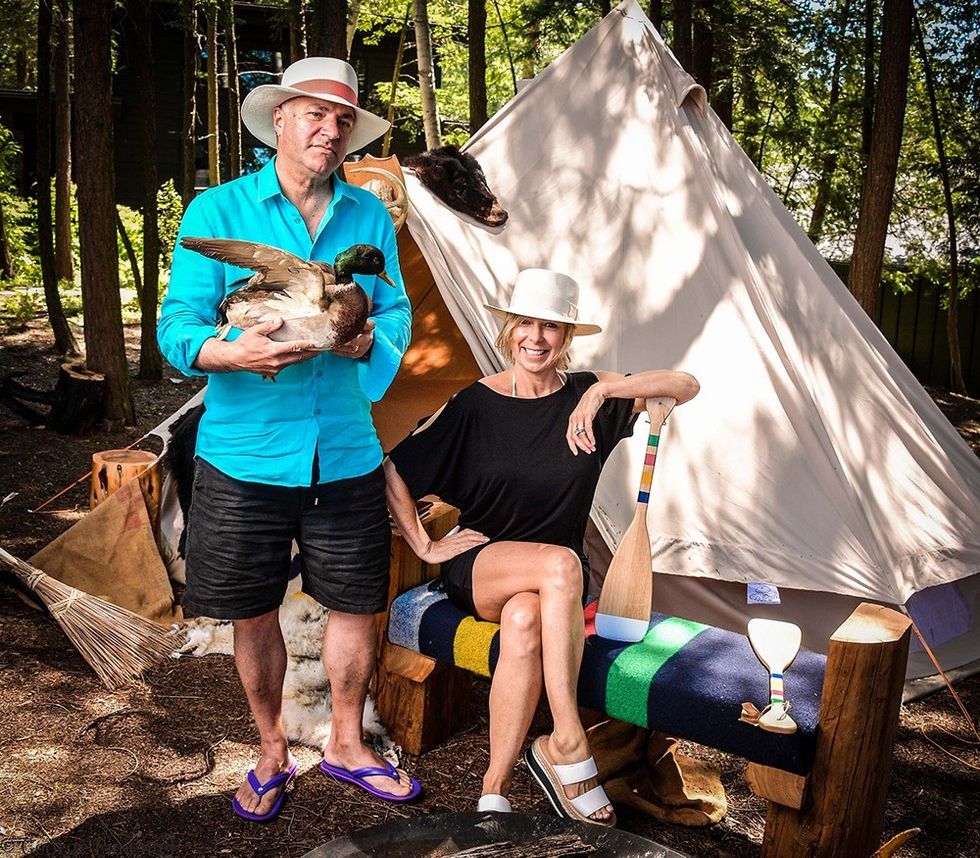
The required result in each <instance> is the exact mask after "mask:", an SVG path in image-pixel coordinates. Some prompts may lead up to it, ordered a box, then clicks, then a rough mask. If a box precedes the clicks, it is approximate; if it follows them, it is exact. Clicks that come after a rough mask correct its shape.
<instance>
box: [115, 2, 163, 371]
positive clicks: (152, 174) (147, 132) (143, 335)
mask: <svg viewBox="0 0 980 858" xmlns="http://www.w3.org/2000/svg"><path fill="white" fill-rule="evenodd" d="M129 14H130V15H131V16H132V18H133V24H134V29H135V39H136V42H135V45H136V98H137V100H138V101H139V103H140V106H141V107H142V110H141V114H142V117H141V118H142V121H141V123H140V148H141V149H142V155H143V177H142V178H143V278H142V283H140V280H139V277H138V274H139V267H138V264H137V262H136V259H135V254H133V253H132V251H131V246H130V242H129V236H128V235H126V231H125V229H123V225H122V221H121V220H119V219H118V215H117V220H118V227H119V229H120V231H121V233H122V235H123V239H124V242H125V244H126V247H127V251H128V252H130V256H131V263H132V265H133V274H134V277H135V279H136V289H137V294H138V295H139V301H140V378H142V379H144V380H146V381H158V380H159V379H161V378H163V358H162V357H161V355H160V347H159V346H158V345H157V302H158V300H159V294H160V233H159V229H158V226H157V162H156V134H157V129H156V93H155V92H154V90H153V65H152V63H153V45H152V40H151V37H150V29H151V20H150V0H129Z"/></svg>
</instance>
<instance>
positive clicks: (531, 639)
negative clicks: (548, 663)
mask: <svg viewBox="0 0 980 858" xmlns="http://www.w3.org/2000/svg"><path fill="white" fill-rule="evenodd" d="M500 648H501V654H504V651H505V650H506V651H508V652H513V653H514V654H516V655H521V656H530V655H535V654H537V653H539V652H540V650H541V607H540V602H539V600H538V596H537V594H536V593H519V594H518V595H516V596H514V597H513V598H511V600H510V601H509V602H508V603H507V604H506V605H504V609H503V611H501V614H500Z"/></svg>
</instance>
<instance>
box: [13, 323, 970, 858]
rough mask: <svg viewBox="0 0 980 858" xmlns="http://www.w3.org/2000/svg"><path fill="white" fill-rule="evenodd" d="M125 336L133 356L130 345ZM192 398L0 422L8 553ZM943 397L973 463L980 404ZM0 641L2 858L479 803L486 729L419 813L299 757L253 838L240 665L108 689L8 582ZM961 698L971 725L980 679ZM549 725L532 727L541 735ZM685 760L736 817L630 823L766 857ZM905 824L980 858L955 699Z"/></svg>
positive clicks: (718, 758) (28, 548)
mask: <svg viewBox="0 0 980 858" xmlns="http://www.w3.org/2000/svg"><path fill="white" fill-rule="evenodd" d="M128 336H129V337H130V354H131V359H135V347H136V337H137V332H136V331H132V330H131V331H129V332H128ZM57 364H58V360H57V357H56V356H55V355H54V354H53V353H52V352H51V351H50V344H49V338H48V336H47V334H46V332H45V331H44V328H43V326H42V325H41V324H39V323H33V324H32V325H31V326H30V327H29V328H28V329H27V330H26V331H23V332H19V333H14V334H7V335H3V336H0V376H2V375H3V374H4V373H6V372H9V371H11V370H14V371H18V372H22V373H23V376H22V377H21V379H20V380H21V381H23V382H24V383H28V384H32V385H34V386H35V387H38V388H42V387H50V386H52V385H53V382H54V379H55V376H56V372H57ZM171 379H176V380H177V381H179V383H174V382H173V381H171ZM196 387H197V385H196V383H193V382H189V381H187V380H186V379H183V380H182V379H179V377H178V376H177V374H176V373H175V372H173V371H170V372H168V373H167V374H166V377H165V380H164V381H163V382H161V383H158V384H152V385H150V384H142V383H137V385H136V391H135V396H136V401H137V409H138V412H139V426H137V427H136V428H135V429H132V430H129V431H127V432H126V433H123V434H120V435H114V436H113V435H93V436H89V437H86V438H82V439H76V438H63V437H60V436H57V435H55V434H53V433H51V432H48V431H45V430H40V429H31V428H29V427H27V426H25V424H24V422H23V421H21V420H19V419H17V418H15V417H13V416H12V415H11V414H10V413H9V412H7V411H6V410H5V409H2V408H0V498H2V497H4V496H5V495H7V494H8V493H10V492H17V493H18V495H17V497H16V498H14V499H13V500H12V501H11V502H10V503H8V504H7V505H6V506H4V507H3V511H2V512H0V544H3V545H4V546H5V547H7V548H8V549H9V550H12V551H14V552H15V553H17V554H20V555H21V556H25V557H26V556H29V555H30V554H32V553H33V552H34V551H36V550H37V549H39V548H40V547H41V546H43V545H44V544H46V543H47V542H48V541H50V539H51V538H53V537H54V536H56V535H57V534H58V533H60V532H61V531H63V530H64V529H65V528H66V527H68V526H69V525H70V524H71V523H72V522H73V521H75V520H77V519H78V518H79V517H80V516H81V515H82V514H83V513H84V509H85V507H86V506H87V488H85V487H79V488H77V489H75V490H74V491H73V492H71V493H69V494H68V495H66V496H65V497H63V498H62V499H60V500H59V501H58V502H56V503H55V504H54V507H55V509H56V510H57V511H56V512H54V513H52V514H50V515H38V514H31V513H29V512H27V510H29V509H32V508H34V507H35V506H37V505H38V504H40V503H41V502H42V501H43V500H44V499H45V498H47V497H49V496H50V495H51V494H53V493H54V492H55V491H56V490H58V489H60V488H61V487H63V486H65V485H67V484H69V483H70V482H72V481H73V480H75V479H76V478H77V477H79V476H81V475H82V474H83V473H84V472H85V471H86V470H88V467H89V457H90V455H91V452H92V451H93V450H98V449H106V448H109V447H118V446H125V445H126V444H129V443H130V442H131V441H133V440H135V439H136V438H138V437H139V436H140V435H141V434H142V433H143V432H144V431H146V430H147V429H149V428H151V427H152V426H154V425H156V423H158V422H159V421H160V420H161V419H162V418H163V417H165V416H166V415H168V414H170V413H171V412H172V411H173V410H174V409H175V408H176V407H177V406H178V405H179V404H180V403H182V402H183V401H185V400H186V399H187V398H189V397H190V396H191V395H192V394H193V392H194V390H195V389H196ZM933 394H934V396H935V398H936V399H937V401H938V402H939V404H940V406H941V407H942V408H943V409H944V410H945V411H946V412H947V414H948V415H949V416H950V418H951V419H952V420H953V422H954V423H955V424H956V425H957V426H958V428H959V429H960V431H961V432H962V433H963V434H964V436H965V437H966V438H967V440H968V442H969V443H970V444H971V445H972V446H973V448H974V449H975V450H977V451H978V452H980V402H977V401H976V400H970V399H965V398H963V397H954V396H951V395H949V394H940V393H938V392H936V391H933ZM0 635H2V645H0V856H6V855H21V854H26V853H28V852H30V853H31V854H34V855H96V856H105V855H127V856H133V855H147V856H149V855H153V856H160V855H178V854H180V855H242V856H246V855H256V856H266V855H268V856H272V855H286V856H293V855H302V854H303V853H305V852H307V851H308V850H310V849H312V848H313V847H315V846H317V845H320V844H322V843H323V842H325V841H327V840H330V839H331V838H333V837H336V836H339V835H341V834H346V833H349V832H351V831H353V830H357V829H361V828H366V827H369V826H372V825H376V824H379V823H381V822H383V821H385V820H386V819H390V818H391V817H393V816H399V815H415V814H420V813H433V812H446V811H462V810H471V809H473V808H474V807H475V804H476V799H477V797H478V795H479V790H480V779H481V774H482V770H483V767H484V766H485V763H486V758H487V723H486V720H485V717H483V718H480V719H479V720H478V721H476V722H475V723H474V724H473V726H472V727H471V728H470V729H469V730H467V731H466V732H464V733H462V734H460V735H458V736H456V737H454V738H453V739H452V740H451V741H449V742H447V743H445V744H444V745H442V746H440V747H439V748H437V749H436V750H434V751H431V752H429V753H427V754H425V755H423V756H422V757H420V758H417V759H412V758H410V759H408V760H407V761H406V763H407V765H408V767H409V768H410V769H411V770H412V771H413V772H414V773H415V774H416V775H417V776H418V777H419V778H420V780H422V782H423V784H424V785H425V787H426V794H425V797H424V800H423V801H422V802H421V803H420V804H418V805H414V806H412V807H405V808H389V807H386V806H383V805H382V804H381V803H379V802H375V801H372V800H369V799H366V798H362V794H361V793H358V792H355V791H354V790H353V788H348V787H344V786H341V785H339V784H336V783H333V782H330V781H328V780H327V779H326V778H324V777H322V776H321V775H320V774H319V773H318V772H317V771H316V768H315V763H316V761H317V756H316V754H315V753H314V752H313V751H312V750H310V749H305V748H301V749H298V750H297V756H298V758H299V760H300V766H301V772H302V773H301V775H300V777H299V778H298V780H297V782H296V786H295V789H294V790H293V791H292V793H291V795H290V800H289V801H288V802H287V804H286V805H285V808H284V810H283V813H282V814H281V817H280V819H279V820H278V821H277V822H276V823H275V824H273V825H269V826H265V827H261V826H255V825H250V824H248V823H245V822H243V821H240V820H238V818H237V817H235V816H234V815H233V814H232V813H231V808H230V799H231V795H232V794H233V792H234V790H235V789H236V788H237V785H238V783H239V781H240V779H241V777H242V775H243V773H244V772H245V771H246V770H247V769H248V768H249V766H250V764H251V761H252V760H253V759H254V757H255V755H256V751H257V744H256V734H255V731H254V729H253V727H252V725H251V722H250V719H249V715H248V710H247V708H246V706H245V703H244V700H243V698H242V695H241V692H240V688H239V685H238V679H237V676H236V674H235V670H234V665H233V663H232V660H231V659H230V658H228V657H223V656H214V657H209V658H204V659H182V660H180V661H176V662H171V663H168V664H166V665H164V666H162V667H160V668H158V669H157V670H155V671H153V672H152V673H151V674H150V675H149V676H148V677H147V681H146V683H145V684H144V685H141V686H139V687H134V688H130V689H127V690H125V691H120V692H108V691H106V690H105V689H104V688H103V687H102V686H101V685H99V684H98V682H97V681H96V680H95V678H94V675H93V674H92V673H91V671H89V669H88V668H87V667H86V665H85V664H84V663H83V662H82V660H81V658H80V657H79V656H78V655H77V654H76V653H75V651H74V650H73V649H72V648H71V647H70V645H69V644H68V643H67V641H66V639H65V638H64V636H63V635H62V634H61V632H60V631H59V630H58V629H57V627H55V626H54V625H53V623H52V622H51V621H49V620H48V619H46V618H45V617H44V616H43V615H40V614H38V613H36V612H34V611H32V610H30V609H29V608H27V607H26V606H25V605H24V604H23V603H22V602H21V601H20V600H19V599H18V598H17V597H16V595H15V594H14V592H13V591H12V590H11V589H10V588H9V587H6V586H0ZM959 687H960V693H961V694H962V696H963V699H964V702H965V703H966V705H967V707H968V708H969V710H970V711H971V712H972V713H974V717H976V715H977V713H980V678H974V679H971V680H968V681H966V682H963V683H961V684H960V686H959ZM477 689H478V691H477V695H478V699H477V700H476V701H475V705H474V711H477V712H482V713H485V711H486V700H485V697H486V691H487V686H486V684H485V683H477ZM546 728H547V724H546V721H545V719H544V716H543V715H541V714H539V717H538V723H537V724H536V725H535V728H534V729H533V730H532V733H535V734H536V733H537V732H543V731H544V730H545V729H546ZM943 749H945V750H943ZM685 750H686V752H687V753H691V754H693V755H695V756H699V757H701V758H705V759H710V760H711V761H712V762H714V763H715V764H716V765H718V766H719V768H720V769H721V771H722V778H723V780H724V783H725V786H726V789H727V790H728V798H729V814H728V817H727V818H726V819H725V820H724V821H723V822H721V823H720V824H718V825H716V826H714V827H712V828H709V829H701V830H690V829H682V828H676V827H672V826H665V825H661V824H659V823H656V822H655V821H653V820H650V819H648V818H645V817H639V816H637V815H636V814H631V813H630V812H628V811H624V812H622V813H621V814H620V820H621V825H622V826H623V827H624V828H626V829H628V830H631V831H635V832H637V833H640V834H644V835H646V836H648V837H651V838H653V839H655V840H658V841H660V842H662V843H664V844H666V845H669V846H672V847H674V848H676V849H678V850H680V851H682V852H686V853H687V854H689V855H691V856H718V858H723V856H724V857H725V858H727V856H755V855H758V852H759V843H760V842H761V838H762V830H763V826H764V822H765V804H764V802H763V801H761V800H760V799H758V798H756V797H754V796H752V795H751V794H750V793H749V792H748V790H747V789H746V787H745V786H744V783H743V781H742V778H741V772H742V768H743V766H744V764H743V763H742V762H741V761H740V760H738V759H737V758H734V757H730V756H727V755H724V754H719V753H717V752H714V751H710V750H707V749H704V748H698V747H696V746H690V745H687V746H685ZM513 800H514V804H515V806H516V807H517V808H518V809H519V810H522V811H526V812H532V813H534V812H536V813H548V812H549V809H548V805H547V802H546V801H545V799H544V798H543V797H542V795H541V793H540V792H539V791H538V790H537V789H536V788H534V787H533V786H532V783H531V780H530V777H529V775H528V773H527V772H526V770H525V769H524V767H523V766H521V767H520V768H519V770H518V773H517V778H516V782H515V789H514V795H513ZM913 826H917V827H920V828H922V833H921V834H920V835H919V836H918V837H916V838H915V839H914V840H913V841H912V842H911V843H910V844H909V846H907V847H906V848H905V849H904V850H903V851H902V852H901V853H900V855H903V856H922V858H926V856H929V858H932V856H940V855H942V856H967V855H976V854H978V847H977V844H978V843H980V747H978V746H977V745H976V744H972V743H970V742H969V741H967V739H966V729H965V725H964V724H963V722H962V719H960V718H959V716H958V714H957V713H956V710H955V707H954V705H953V703H952V700H951V699H950V697H949V695H948V694H945V693H943V694H938V695H934V696H933V697H931V698H929V699H927V700H924V701H921V702H919V703H916V704H913V705H911V706H909V707H907V708H906V709H905V710H904V712H903V715H902V720H901V725H900V728H899V735H898V742H897V745H896V749H895V757H894V764H893V777H892V785H891V789H890V791H889V801H888V809H887V817H886V822H885V836H886V837H889V836H891V835H893V834H896V833H897V832H899V831H902V830H904V829H906V828H911V827H913Z"/></svg>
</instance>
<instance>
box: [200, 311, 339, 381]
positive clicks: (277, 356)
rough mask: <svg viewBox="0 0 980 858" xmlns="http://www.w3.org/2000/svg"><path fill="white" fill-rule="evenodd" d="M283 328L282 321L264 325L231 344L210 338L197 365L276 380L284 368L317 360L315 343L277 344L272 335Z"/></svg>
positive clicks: (203, 368) (278, 320) (246, 331)
mask: <svg viewBox="0 0 980 858" xmlns="http://www.w3.org/2000/svg"><path fill="white" fill-rule="evenodd" d="M281 326H282V319H273V320H272V321H271V322H262V323H261V324H259V325H255V326H254V327H251V328H246V329H245V330H244V331H243V332H242V335H241V336H240V337H239V338H238V339H237V340H234V341H232V342H226V341H223V340H217V339H211V340H206V341H205V343H204V345H203V346H201V351H200V352H199V353H198V355H197V360H196V361H194V366H196V367H197V368H198V369H200V370H203V371H204V372H235V371H242V370H244V371H245V372H255V373H258V374H259V375H263V376H265V377H266V378H274V377H275V376H276V375H277V374H278V373H279V372H280V371H281V370H282V369H284V368H285V367H287V366H290V365H291V364H294V363H301V362H302V361H304V360H309V359H310V358H312V357H316V356H317V355H318V354H319V353H320V352H319V351H318V350H317V349H314V347H313V345H314V344H313V343H311V342H305V341H296V342H290V343H277V342H276V341H275V340H270V339H269V334H271V333H272V332H273V331H275V330H276V329H278V328H279V327H281Z"/></svg>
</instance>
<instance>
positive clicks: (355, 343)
mask: <svg viewBox="0 0 980 858" xmlns="http://www.w3.org/2000/svg"><path fill="white" fill-rule="evenodd" d="M373 345H374V319H368V320H367V321H366V322H365V323H364V330H363V331H361V332H360V333H359V334H358V335H357V336H356V337H354V339H352V340H349V341H348V342H346V343H343V344H342V345H339V346H334V348H332V349H331V350H330V351H332V352H333V353H334V354H335V355H340V356H341V357H347V358H351V360H357V358H362V357H364V355H366V354H367V353H368V352H369V351H371V346H373Z"/></svg>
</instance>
